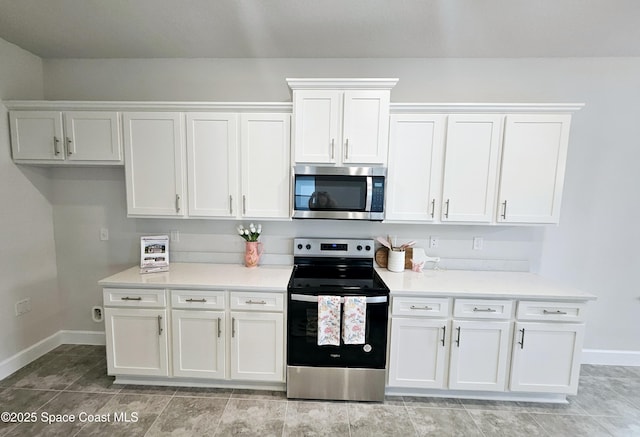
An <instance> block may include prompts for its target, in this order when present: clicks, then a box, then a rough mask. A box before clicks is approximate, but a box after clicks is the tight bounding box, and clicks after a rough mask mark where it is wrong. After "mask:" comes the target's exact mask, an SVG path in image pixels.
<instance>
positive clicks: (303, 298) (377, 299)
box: [291, 294, 388, 303]
mask: <svg viewBox="0 0 640 437" xmlns="http://www.w3.org/2000/svg"><path fill="white" fill-rule="evenodd" d="M291 300H293V301H296V302H312V303H314V302H315V303H318V296H310V295H308V294H291ZM387 301H388V297H387V296H369V297H367V303H386V302H387ZM340 303H344V298H342V297H341V298H340Z"/></svg>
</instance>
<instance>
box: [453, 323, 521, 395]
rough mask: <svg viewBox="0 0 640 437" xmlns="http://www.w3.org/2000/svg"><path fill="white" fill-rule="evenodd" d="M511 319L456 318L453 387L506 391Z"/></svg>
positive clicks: (454, 326)
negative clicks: (480, 319)
mask: <svg viewBox="0 0 640 437" xmlns="http://www.w3.org/2000/svg"><path fill="white" fill-rule="evenodd" d="M510 333H511V321H487V320H482V321H477V320H454V321H453V325H452V332H451V335H452V341H451V363H450V366H449V388H451V389H456V390H482V391H504V390H505V388H506V382H507V364H508V357H509V354H508V349H509V341H510Z"/></svg>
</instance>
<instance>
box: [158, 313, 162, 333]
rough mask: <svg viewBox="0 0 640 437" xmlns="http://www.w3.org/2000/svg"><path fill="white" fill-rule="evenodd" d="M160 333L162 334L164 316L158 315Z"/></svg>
mask: <svg viewBox="0 0 640 437" xmlns="http://www.w3.org/2000/svg"><path fill="white" fill-rule="evenodd" d="M158 335H162V316H158Z"/></svg>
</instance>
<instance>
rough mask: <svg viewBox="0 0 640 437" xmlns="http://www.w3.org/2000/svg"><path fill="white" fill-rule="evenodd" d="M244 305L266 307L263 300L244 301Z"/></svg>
mask: <svg viewBox="0 0 640 437" xmlns="http://www.w3.org/2000/svg"><path fill="white" fill-rule="evenodd" d="M245 303H246V304H248V305H266V304H267V302H266V301H264V300H251V299H249V300H247V301H245Z"/></svg>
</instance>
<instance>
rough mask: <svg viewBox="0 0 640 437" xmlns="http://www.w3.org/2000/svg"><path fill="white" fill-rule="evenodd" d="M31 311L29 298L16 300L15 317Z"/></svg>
mask: <svg viewBox="0 0 640 437" xmlns="http://www.w3.org/2000/svg"><path fill="white" fill-rule="evenodd" d="M29 311H31V298H29V297H28V298H26V299H22V300H19V301H18V302H16V317H17V316H21V315H23V314H26V313H28V312H29Z"/></svg>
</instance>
